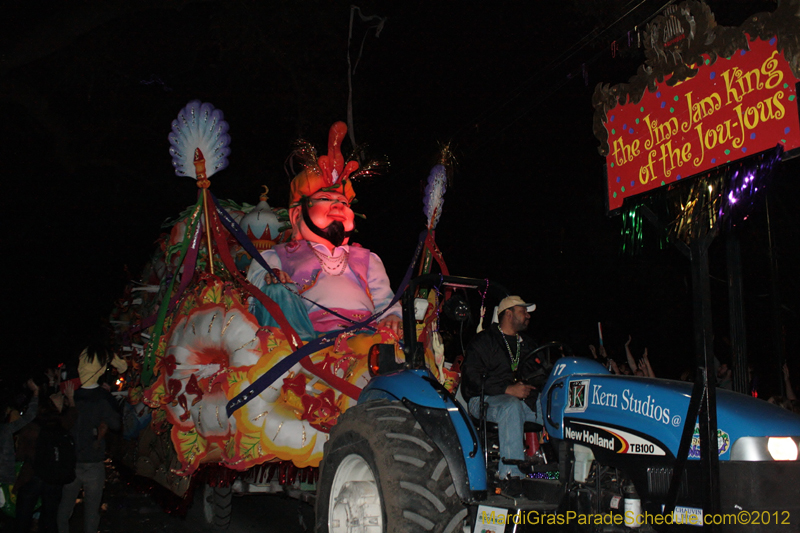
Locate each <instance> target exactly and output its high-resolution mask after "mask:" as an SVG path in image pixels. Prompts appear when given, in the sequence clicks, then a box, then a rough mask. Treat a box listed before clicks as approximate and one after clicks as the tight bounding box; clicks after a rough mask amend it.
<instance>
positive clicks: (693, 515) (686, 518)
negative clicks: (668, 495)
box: [672, 505, 703, 527]
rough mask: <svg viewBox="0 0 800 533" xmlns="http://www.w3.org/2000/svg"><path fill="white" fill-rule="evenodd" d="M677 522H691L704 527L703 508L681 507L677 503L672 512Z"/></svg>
mask: <svg viewBox="0 0 800 533" xmlns="http://www.w3.org/2000/svg"><path fill="white" fill-rule="evenodd" d="M672 521H673V522H674V523H675V524H689V525H690V526H700V527H703V510H702V509H698V508H697V507H681V506H678V505H676V506H675V511H674V512H673V513H672Z"/></svg>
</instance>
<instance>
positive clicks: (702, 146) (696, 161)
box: [692, 124, 706, 167]
mask: <svg viewBox="0 0 800 533" xmlns="http://www.w3.org/2000/svg"><path fill="white" fill-rule="evenodd" d="M694 129H695V131H696V132H697V140H698V141H700V155H699V156H697V157H696V158H695V159H694V161H692V164H693V165H694V166H696V167H699V166H700V164H701V163H702V162H703V160H705V158H706V143H705V142H704V141H703V125H702V124H698V125H697V126H695V128H694Z"/></svg>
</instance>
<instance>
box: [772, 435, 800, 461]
mask: <svg viewBox="0 0 800 533" xmlns="http://www.w3.org/2000/svg"><path fill="white" fill-rule="evenodd" d="M767 450H769V454H770V455H771V456H772V458H773V459H774V460H775V461H796V460H797V443H796V442H795V441H794V439H792V438H791V437H769V438H768V439H767Z"/></svg>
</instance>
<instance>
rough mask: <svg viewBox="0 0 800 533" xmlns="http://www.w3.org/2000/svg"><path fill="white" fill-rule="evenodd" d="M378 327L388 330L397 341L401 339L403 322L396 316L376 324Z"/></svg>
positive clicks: (390, 316) (388, 317)
mask: <svg viewBox="0 0 800 533" xmlns="http://www.w3.org/2000/svg"><path fill="white" fill-rule="evenodd" d="M378 326H380V327H382V328H389V329H390V330H392V331H393V332H394V334H395V335H397V337H398V338H399V339H402V338H403V321H402V320H401V319H400V317H399V316H397V315H389V316H387V317H386V318H384V319H382V320H381V321H380V322H378Z"/></svg>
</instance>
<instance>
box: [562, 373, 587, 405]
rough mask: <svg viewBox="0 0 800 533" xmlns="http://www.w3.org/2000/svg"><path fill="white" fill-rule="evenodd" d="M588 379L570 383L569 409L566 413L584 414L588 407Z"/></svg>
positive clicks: (568, 393) (568, 394)
mask: <svg viewBox="0 0 800 533" xmlns="http://www.w3.org/2000/svg"><path fill="white" fill-rule="evenodd" d="M590 381H591V380H588V379H576V380H574V381H570V382H569V389H568V390H567V408H566V409H564V412H565V413H583V412H584V411H586V408H587V407H588V400H589V398H588V396H589V382H590Z"/></svg>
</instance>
